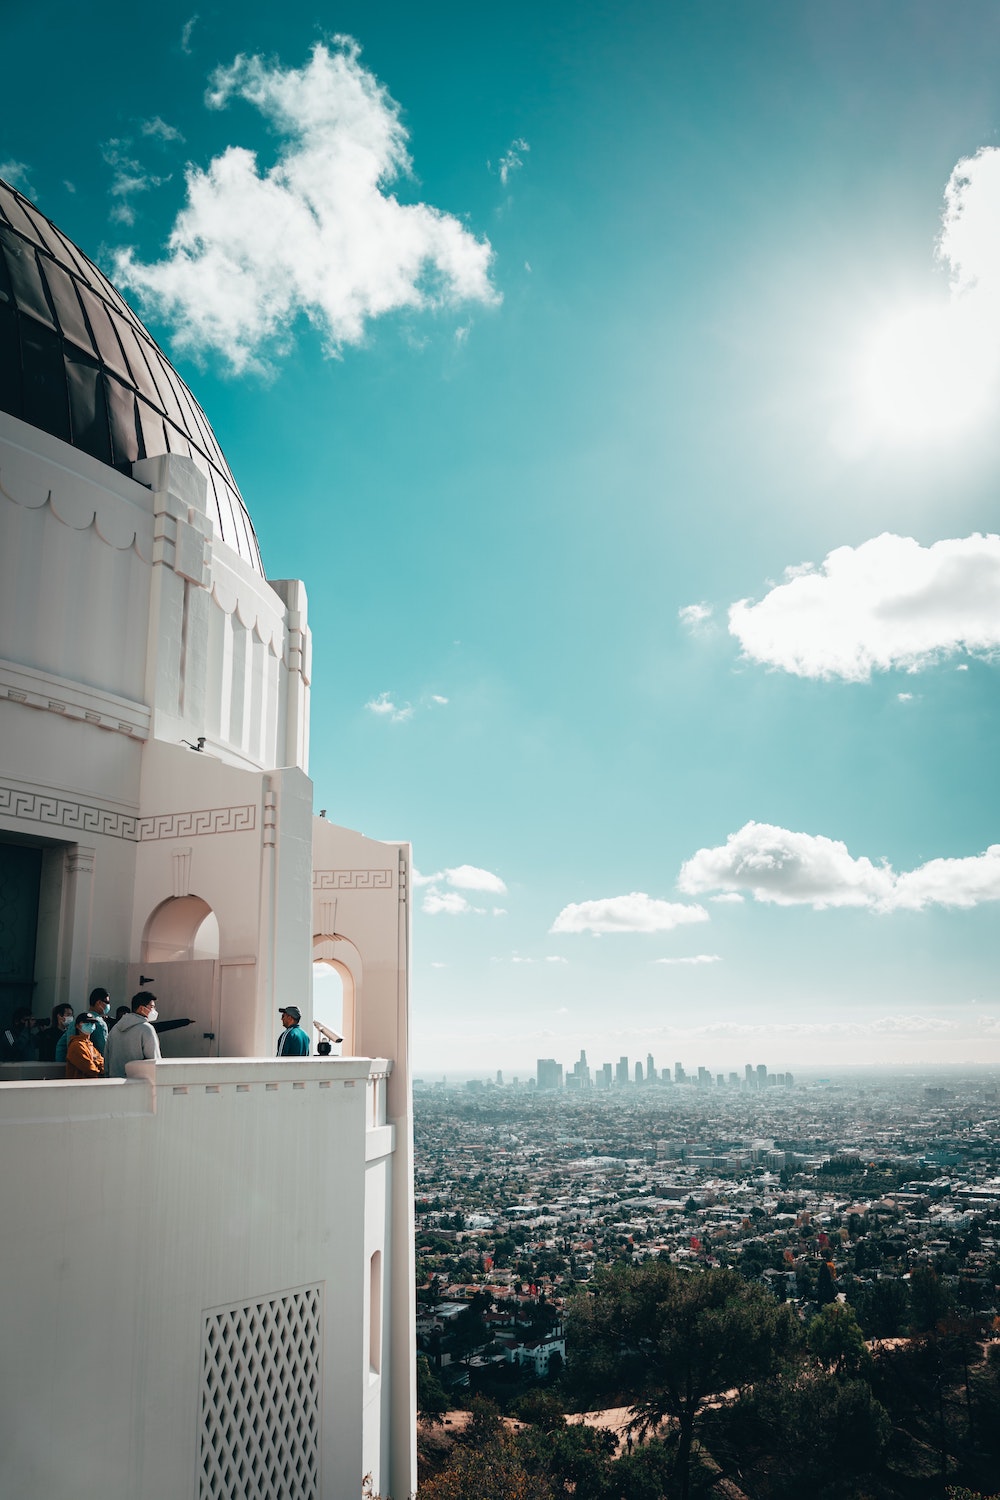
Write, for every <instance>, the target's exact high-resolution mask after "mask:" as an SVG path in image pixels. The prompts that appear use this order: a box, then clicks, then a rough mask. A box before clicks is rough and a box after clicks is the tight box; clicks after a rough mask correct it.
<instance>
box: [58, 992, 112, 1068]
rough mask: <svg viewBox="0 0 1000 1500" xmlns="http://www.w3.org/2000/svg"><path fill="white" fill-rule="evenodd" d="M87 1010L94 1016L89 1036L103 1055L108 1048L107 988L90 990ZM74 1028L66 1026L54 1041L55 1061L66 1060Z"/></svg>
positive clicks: (108, 1001)
mask: <svg viewBox="0 0 1000 1500" xmlns="http://www.w3.org/2000/svg"><path fill="white" fill-rule="evenodd" d="M87 1010H88V1011H89V1013H90V1014H91V1015H92V1016H93V1017H94V1032H93V1035H92V1036H91V1041H92V1042H93V1044H94V1046H95V1047H96V1048H97V1050H98V1052H99V1053H100V1054H101V1056H102V1057H104V1056H105V1054H106V1052H107V1050H108V1016H109V1015H110V1014H111V996H110V995H109V994H108V992H107V990H102V989H96V990H91V992H90V999H89V1000H88V1001H87ZM74 1030H75V1028H74V1027H72V1026H68V1027H67V1028H66V1030H65V1031H64V1032H63V1034H62V1036H61V1037H60V1038H59V1040H58V1042H56V1055H55V1060H56V1062H65V1061H66V1057H67V1054H68V1051H69V1044H70V1041H71V1040H72V1038H73V1035H74Z"/></svg>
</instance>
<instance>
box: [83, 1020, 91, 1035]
mask: <svg viewBox="0 0 1000 1500" xmlns="http://www.w3.org/2000/svg"><path fill="white" fill-rule="evenodd" d="M93 1029H94V1023H93V1021H85V1022H84V1023H83V1024H81V1026H80V1030H81V1031H82V1032H83V1034H84V1036H89V1035H90V1033H91V1032H92V1031H93Z"/></svg>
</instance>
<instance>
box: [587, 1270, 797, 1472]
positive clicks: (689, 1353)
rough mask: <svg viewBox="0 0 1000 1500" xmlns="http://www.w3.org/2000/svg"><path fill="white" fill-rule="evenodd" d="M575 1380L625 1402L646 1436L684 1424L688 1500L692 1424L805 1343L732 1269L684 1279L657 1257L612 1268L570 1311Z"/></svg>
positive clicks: (787, 1318) (681, 1451)
mask: <svg viewBox="0 0 1000 1500" xmlns="http://www.w3.org/2000/svg"><path fill="white" fill-rule="evenodd" d="M568 1339H569V1342H568V1349H569V1357H570V1371H569V1378H570V1380H571V1381H572V1382H573V1383H574V1384H575V1385H576V1386H577V1389H579V1390H580V1391H581V1392H583V1391H590V1392H592V1393H593V1394H595V1395H598V1396H600V1397H613V1396H618V1397H619V1398H620V1399H624V1400H625V1401H626V1402H627V1403H628V1404H629V1405H630V1406H631V1408H632V1425H633V1427H634V1428H635V1429H636V1430H638V1431H640V1432H648V1431H650V1430H651V1429H654V1428H656V1427H657V1426H658V1425H659V1423H660V1422H661V1421H662V1420H663V1419H664V1418H665V1417H672V1418H674V1420H675V1421H676V1422H677V1434H678V1435H677V1480H678V1489H679V1493H680V1495H681V1497H682V1500H688V1496H689V1495H690V1479H691V1448H692V1443H693V1440H694V1434H695V1425H696V1423H697V1420H698V1418H699V1415H700V1414H701V1412H702V1410H703V1408H704V1406H705V1404H706V1402H707V1401H708V1400H709V1399H710V1398H711V1397H712V1396H715V1395H718V1394H720V1393H722V1392H724V1391H730V1390H732V1389H734V1388H736V1389H740V1388H743V1387H746V1386H747V1385H749V1384H751V1383H752V1382H754V1381H760V1380H764V1379H766V1378H767V1377H768V1376H770V1375H772V1374H774V1373H775V1372H776V1370H777V1369H778V1368H779V1365H780V1362H781V1360H782V1359H783V1358H784V1357H785V1356H786V1355H787V1354H788V1352H789V1351H791V1350H792V1349H793V1348H795V1347H796V1345H797V1344H798V1342H799V1339H800V1334H799V1329H798V1325H797V1323H796V1320H795V1318H794V1316H793V1314H792V1313H791V1312H790V1311H789V1309H788V1308H787V1307H785V1306H782V1305H780V1304H778V1303H776V1302H775V1300H774V1298H773V1297H772V1296H771V1295H770V1293H769V1292H768V1291H767V1290H766V1289H765V1288H764V1287H759V1286H751V1285H748V1284H747V1283H746V1282H745V1281H744V1280H743V1278H742V1277H741V1276H739V1275H738V1274H737V1273H736V1272H734V1271H721V1270H720V1271H704V1272H699V1273H693V1274H691V1273H681V1272H680V1271H678V1270H677V1268H676V1267H675V1266H672V1265H670V1264H669V1263H667V1262H664V1261H660V1260H656V1261H646V1262H644V1263H643V1264H642V1265H640V1266H631V1267H627V1266H621V1265H619V1266H613V1267H611V1268H609V1269H607V1270H604V1271H601V1272H599V1273H598V1276H597V1277H596V1278H595V1282H594V1284H593V1287H592V1289H591V1290H589V1291H588V1292H586V1293H582V1294H580V1295H578V1296H577V1297H576V1298H575V1299H574V1301H573V1303H572V1304H571V1309H570V1314H569V1327H568Z"/></svg>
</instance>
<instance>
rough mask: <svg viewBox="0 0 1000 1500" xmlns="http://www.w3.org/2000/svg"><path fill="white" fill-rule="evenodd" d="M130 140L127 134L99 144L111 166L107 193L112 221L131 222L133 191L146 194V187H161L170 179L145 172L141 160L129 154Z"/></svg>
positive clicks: (132, 220) (132, 215)
mask: <svg viewBox="0 0 1000 1500" xmlns="http://www.w3.org/2000/svg"><path fill="white" fill-rule="evenodd" d="M131 150H132V142H131V140H129V139H128V138H127V137H122V138H118V137H113V138H112V139H111V140H109V141H105V143H104V145H103V146H102V147H101V155H102V156H103V157H104V160H105V161H106V162H107V164H108V166H109V167H110V168H111V172H112V176H111V196H112V198H113V199H114V200H115V201H114V203H113V204H112V206H111V211H110V215H109V217H110V218H111V220H112V221H113V222H114V223H115V224H134V223H135V212H136V211H135V205H134V204H133V203H132V199H133V198H134V197H135V196H136V194H137V193H148V192H149V190H150V188H154V187H162V185H163V184H164V183H165V182H169V181H170V177H169V175H168V176H166V177H155V176H154V175H153V174H152V173H150V172H147V171H146V169H145V167H143V165H142V163H141V162H140V161H138V160H137V158H136V157H134V156H132V155H131V154H130V152H131Z"/></svg>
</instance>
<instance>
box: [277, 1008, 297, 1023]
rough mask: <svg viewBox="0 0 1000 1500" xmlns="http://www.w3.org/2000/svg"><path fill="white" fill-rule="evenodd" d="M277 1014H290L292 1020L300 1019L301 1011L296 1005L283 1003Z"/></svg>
mask: <svg viewBox="0 0 1000 1500" xmlns="http://www.w3.org/2000/svg"><path fill="white" fill-rule="evenodd" d="M278 1015H279V1016H291V1018H292V1020H293V1021H296V1022H298V1021H301V1020H302V1012H301V1011H300V1010H299V1007H298V1006H297V1005H283V1006H282V1007H281V1009H280V1010H279V1011H278Z"/></svg>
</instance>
